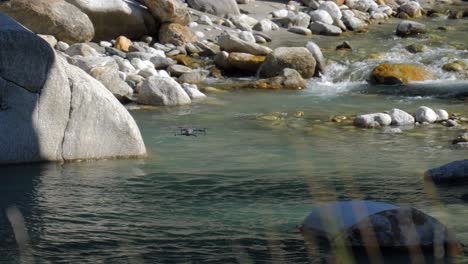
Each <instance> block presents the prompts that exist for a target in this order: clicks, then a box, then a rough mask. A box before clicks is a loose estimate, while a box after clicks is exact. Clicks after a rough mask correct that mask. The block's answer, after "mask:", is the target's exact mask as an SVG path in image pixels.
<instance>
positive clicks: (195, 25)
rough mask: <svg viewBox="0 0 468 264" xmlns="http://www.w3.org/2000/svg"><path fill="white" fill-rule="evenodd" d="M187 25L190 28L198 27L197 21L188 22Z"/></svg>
mask: <svg viewBox="0 0 468 264" xmlns="http://www.w3.org/2000/svg"><path fill="white" fill-rule="evenodd" d="M188 26H189V27H190V28H195V27H198V23H197V22H190V23H189V24H188Z"/></svg>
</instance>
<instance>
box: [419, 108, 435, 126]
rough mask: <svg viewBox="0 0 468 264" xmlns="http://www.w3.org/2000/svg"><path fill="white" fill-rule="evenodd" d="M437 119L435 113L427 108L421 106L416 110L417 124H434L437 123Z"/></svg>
mask: <svg viewBox="0 0 468 264" xmlns="http://www.w3.org/2000/svg"><path fill="white" fill-rule="evenodd" d="M437 118H438V115H437V114H436V112H434V110H432V109H431V108H429V107H427V106H421V107H419V108H418V109H416V121H417V122H419V123H424V122H427V123H434V122H435V121H437Z"/></svg>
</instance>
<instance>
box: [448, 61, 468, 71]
mask: <svg viewBox="0 0 468 264" xmlns="http://www.w3.org/2000/svg"><path fill="white" fill-rule="evenodd" d="M466 69H468V65H467V64H466V63H465V62H464V61H462V60H455V61H452V62H449V63H446V64H444V65H443V66H442V70H444V71H448V72H461V71H464V70H466Z"/></svg>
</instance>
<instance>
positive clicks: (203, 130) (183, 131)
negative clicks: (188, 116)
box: [174, 127, 206, 137]
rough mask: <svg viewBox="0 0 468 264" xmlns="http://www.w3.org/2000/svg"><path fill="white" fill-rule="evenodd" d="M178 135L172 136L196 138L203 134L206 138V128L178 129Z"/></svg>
mask: <svg viewBox="0 0 468 264" xmlns="http://www.w3.org/2000/svg"><path fill="white" fill-rule="evenodd" d="M179 129H180V131H179V133H174V136H187V137H190V136H192V137H197V136H198V135H201V134H203V135H204V136H206V128H187V127H179Z"/></svg>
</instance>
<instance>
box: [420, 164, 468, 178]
mask: <svg viewBox="0 0 468 264" xmlns="http://www.w3.org/2000/svg"><path fill="white" fill-rule="evenodd" d="M425 176H426V178H428V179H432V180H433V181H434V182H456V181H464V180H466V179H468V159H465V160H459V161H454V162H451V163H448V164H446V165H443V166H441V167H438V168H434V169H431V170H428V171H427V172H426V174H425Z"/></svg>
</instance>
